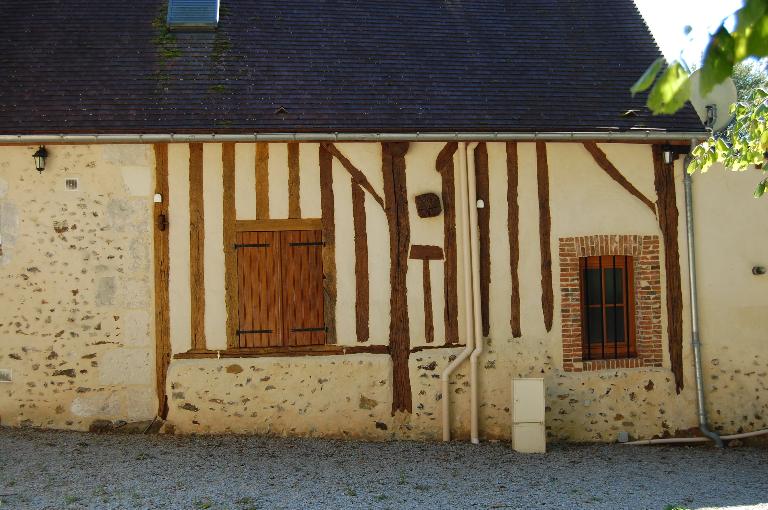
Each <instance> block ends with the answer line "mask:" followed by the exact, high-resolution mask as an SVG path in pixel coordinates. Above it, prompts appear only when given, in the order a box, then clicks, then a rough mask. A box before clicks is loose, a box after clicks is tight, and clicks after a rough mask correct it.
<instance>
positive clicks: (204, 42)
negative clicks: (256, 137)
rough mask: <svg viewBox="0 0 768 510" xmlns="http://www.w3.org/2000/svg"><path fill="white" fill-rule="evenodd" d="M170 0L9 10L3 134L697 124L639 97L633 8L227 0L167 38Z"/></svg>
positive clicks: (641, 61)
mask: <svg viewBox="0 0 768 510" xmlns="http://www.w3.org/2000/svg"><path fill="white" fill-rule="evenodd" d="M163 9H164V2H162V1H161V0H130V1H126V0H100V1H99V2H94V1H92V0H36V1H35V2H21V1H20V0H8V1H5V2H2V3H0V19H2V20H3V25H4V26H3V31H2V32H0V133H5V134H31V133H60V132H65V133H66V132H77V133H86V132H87V133H158V132H159V133H167V132H174V133H195V132H201V133H210V132H220V133H226V132H249V133H252V132H333V131H340V132H342V131H347V132H406V131H408V132H410V131H421V132H452V131H491V132H492V131H508V132H531V131H595V130H598V131H602V130H605V129H606V128H616V129H621V130H626V129H630V128H633V127H651V128H658V129H667V130H669V131H703V129H702V127H701V123H700V122H699V121H698V118H697V117H696V115H695V113H694V112H693V110H692V109H691V108H690V107H687V108H686V109H685V110H683V111H682V112H680V113H678V114H677V115H675V116H672V117H670V116H664V117H661V116H660V117H653V116H651V115H650V114H649V113H648V112H647V110H646V109H645V107H644V101H645V97H642V96H638V97H635V98H632V97H631V96H630V94H629V92H628V90H629V87H630V86H631V85H632V83H633V82H634V81H635V80H636V79H637V77H638V76H640V74H642V72H643V71H644V70H645V68H646V67H647V65H648V64H649V63H650V62H652V61H653V60H654V59H656V58H657V57H658V56H659V55H660V53H659V50H658V47H657V46H656V44H655V43H654V41H653V38H652V37H651V35H650V33H649V31H648V29H647V27H646V26H645V24H644V22H643V20H642V18H641V16H640V14H639V13H638V12H637V9H636V8H635V6H634V4H633V3H632V1H631V0H582V1H576V0H518V1H511V0H387V1H386V2H382V1H374V0H335V1H329V0H292V1H289V2H286V1H284V0H222V12H221V20H220V25H219V29H218V30H217V31H216V32H215V33H177V34H175V35H174V36H173V37H172V39H171V40H170V43H167V44H163V42H162V40H161V38H160V35H161V28H159V27H158V26H157V25H158V23H157V20H162V19H163V18H162V13H163ZM281 107H282V109H281ZM629 109H636V110H639V113H638V115H637V116H622V114H623V113H624V112H625V111H627V110H629Z"/></svg>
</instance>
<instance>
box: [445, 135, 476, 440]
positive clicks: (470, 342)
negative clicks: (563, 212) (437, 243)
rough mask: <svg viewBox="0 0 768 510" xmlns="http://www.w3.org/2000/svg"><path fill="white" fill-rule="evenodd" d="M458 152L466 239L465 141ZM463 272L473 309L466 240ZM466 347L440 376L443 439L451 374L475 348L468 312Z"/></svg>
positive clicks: (469, 305) (448, 428) (468, 304)
mask: <svg viewBox="0 0 768 510" xmlns="http://www.w3.org/2000/svg"><path fill="white" fill-rule="evenodd" d="M458 153H459V193H458V195H459V217H460V218H462V220H463V222H464V225H463V228H462V230H463V232H462V233H463V235H464V238H465V239H466V238H467V237H469V232H468V230H469V225H468V222H467V221H466V219H467V215H468V211H469V204H468V202H469V195H468V194H467V175H468V171H467V144H466V143H465V142H459V147H458ZM461 255H462V272H463V274H464V309H465V310H471V309H472V294H471V290H472V273H471V271H470V267H469V265H470V261H471V259H470V248H469V243H468V242H464V243H462V252H461ZM464 330H465V333H464V334H465V338H466V340H465V344H466V345H465V347H464V350H463V351H461V352H460V353H459V355H458V356H456V359H454V360H453V361H452V362H451V363H449V364H448V366H447V367H445V370H443V373H442V375H441V376H440V379H441V383H442V400H443V441H450V440H451V402H450V400H451V398H450V388H449V387H448V382H449V381H448V380H449V378H450V376H451V374H452V373H453V372H454V371H455V370H456V369H457V368H458V367H459V365H461V364H462V363H463V362H464V360H466V359H467V358H468V357H469V355H470V354H471V353H472V349H473V348H474V341H473V340H474V335H473V331H474V325H473V324H472V315H470V314H469V313H468V314H467V320H466V324H465V328H464Z"/></svg>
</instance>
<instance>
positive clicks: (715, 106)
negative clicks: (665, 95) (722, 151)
mask: <svg viewBox="0 0 768 510" xmlns="http://www.w3.org/2000/svg"><path fill="white" fill-rule="evenodd" d="M690 83H691V104H692V105H693V108H694V109H695V110H696V113H698V114H699V118H700V119H701V122H702V123H703V124H704V126H705V127H706V128H707V129H711V130H712V131H713V132H715V133H717V132H718V131H720V130H721V129H723V128H725V127H726V126H728V124H730V123H731V121H732V120H733V115H731V105H732V104H734V103H735V102H736V84H735V83H734V82H733V80H732V79H731V78H726V79H725V81H723V82H722V83H720V84H719V85H716V86H715V88H713V89H712V90H711V91H710V92H709V94H707V95H702V94H701V88H700V83H701V70H698V71H696V72H695V73H693V74H692V75H691V80H690Z"/></svg>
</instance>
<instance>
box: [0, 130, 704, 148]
mask: <svg viewBox="0 0 768 510" xmlns="http://www.w3.org/2000/svg"><path fill="white" fill-rule="evenodd" d="M707 136H708V135H707V133H705V132H702V133H696V132H679V133H669V132H667V131H664V130H651V129H637V130H630V131H591V132H590V131H584V132H576V131H568V132H535V133H508V132H492V133H487V132H474V133H472V132H466V133H459V132H451V133H420V132H415V133H252V134H213V133H211V134H172V133H169V134H114V135H103V134H102V135H100V134H41V135H0V144H20V145H42V144H46V143H71V144H76V143H88V144H92V143H189V142H342V141H348V142H365V141H410V142H420V141H421V142H441V141H442V142H448V141H466V142H469V141H477V142H493V141H500V142H526V141H528V142H534V141H550V142H558V141H561V142H567V141H584V140H606V141H616V142H642V141H646V142H671V141H690V140H691V139H696V140H704V139H706V138H707Z"/></svg>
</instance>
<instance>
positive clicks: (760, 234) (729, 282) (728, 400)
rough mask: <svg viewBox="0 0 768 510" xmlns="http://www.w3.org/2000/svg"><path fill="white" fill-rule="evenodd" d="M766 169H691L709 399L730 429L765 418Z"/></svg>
mask: <svg viewBox="0 0 768 510" xmlns="http://www.w3.org/2000/svg"><path fill="white" fill-rule="evenodd" d="M763 176H764V175H763V174H762V173H761V172H759V171H747V172H729V171H726V170H724V169H723V168H721V167H719V166H717V167H714V168H712V169H711V170H710V171H709V172H707V173H706V174H696V175H694V176H693V193H694V213H695V225H696V232H695V233H696V245H697V246H696V254H697V260H696V262H697V269H698V278H699V280H698V283H699V296H700V300H699V302H700V336H701V342H702V357H703V360H704V380H705V388H706V390H705V391H706V394H707V401H708V404H709V405H708V407H709V409H710V413H711V416H712V421H713V423H714V425H715V426H717V427H723V428H724V429H725V430H726V431H728V432H732V431H736V430H739V429H744V430H747V431H748V430H754V429H759V428H765V427H766V426H768V399H766V398H765V395H766V394H767V390H768V342H766V339H767V338H768V333H766V331H768V328H767V326H768V322H766V317H768V276H765V275H763V276H755V275H753V274H752V267H754V266H764V267H768V225H767V224H766V222H765V221H764V220H763V219H764V218H766V213H767V212H768V200H766V199H765V198H761V199H755V198H752V196H751V195H752V192H753V190H754V188H755V186H756V185H757V183H758V182H759V181H760V179H761V178H762V177H763Z"/></svg>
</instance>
